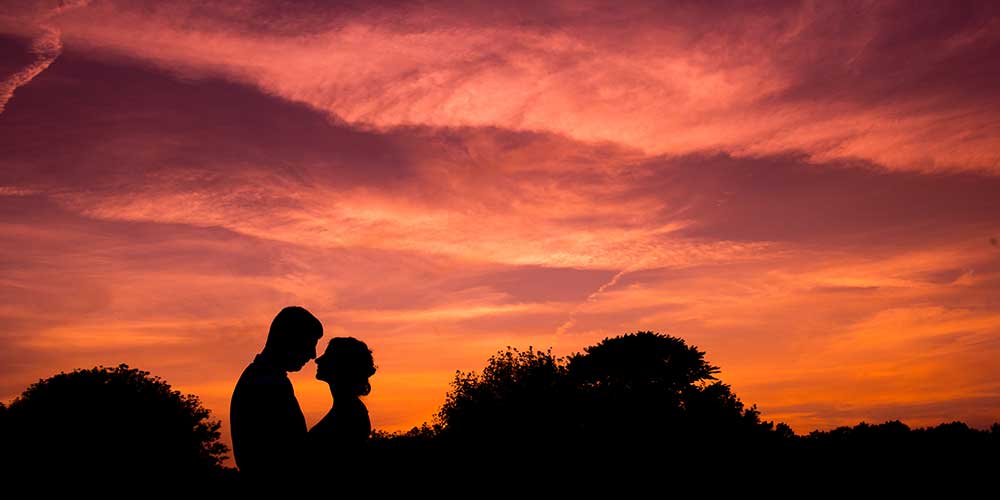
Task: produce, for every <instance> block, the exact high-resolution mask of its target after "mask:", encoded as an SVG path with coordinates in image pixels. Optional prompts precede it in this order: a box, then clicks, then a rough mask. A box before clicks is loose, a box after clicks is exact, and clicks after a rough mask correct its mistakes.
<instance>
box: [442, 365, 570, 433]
mask: <svg viewBox="0 0 1000 500" xmlns="http://www.w3.org/2000/svg"><path fill="white" fill-rule="evenodd" d="M569 390H570V386H569V385H568V380H567V377H566V363H565V361H564V360H562V359H560V358H556V357H555V356H553V355H552V353H551V351H536V350H534V349H532V348H530V347H529V348H528V350H527V351H521V350H518V349H516V348H512V347H507V349H506V350H505V351H500V352H498V353H497V354H496V355H494V356H492V357H490V359H489V361H488V363H487V365H486V368H484V369H483V371H482V373H481V374H477V373H475V372H461V371H459V372H456V375H455V379H454V380H453V381H452V390H451V391H450V392H449V393H448V395H447V396H446V397H445V402H444V405H442V407H441V410H440V412H439V413H438V420H439V422H440V423H441V424H442V427H443V433H444V436H445V439H448V438H449V437H452V436H455V437H456V442H460V443H462V444H465V445H469V446H477V447H478V446H495V445H498V444H502V443H506V444H508V445H510V444H513V443H514V442H520V441H529V440H533V439H552V438H553V437H555V436H558V435H560V434H562V429H563V428H564V426H565V424H566V421H565V418H566V413H567V410H568V409H569V408H568V407H567V404H568V403H569V399H568V395H569Z"/></svg>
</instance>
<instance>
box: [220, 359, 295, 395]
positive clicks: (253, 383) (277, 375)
mask: <svg viewBox="0 0 1000 500" xmlns="http://www.w3.org/2000/svg"><path fill="white" fill-rule="evenodd" d="M290 390H292V381H291V380H289V379H288V375H287V374H286V373H285V372H282V371H276V370H273V369H267V368H264V367H261V366H260V365H259V364H258V363H250V364H249V365H248V366H247V367H246V369H244V370H243V373H242V374H241V375H240V378H239V380H237V381H236V389H235V390H234V391H233V392H234V397H236V394H241V393H247V392H249V393H261V392H271V391H276V392H286V391H290Z"/></svg>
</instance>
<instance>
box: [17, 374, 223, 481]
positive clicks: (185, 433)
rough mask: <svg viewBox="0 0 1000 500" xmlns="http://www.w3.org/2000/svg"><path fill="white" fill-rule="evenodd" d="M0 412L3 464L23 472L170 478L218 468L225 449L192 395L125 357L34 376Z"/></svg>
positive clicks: (215, 423) (196, 475)
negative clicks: (111, 364)
mask: <svg viewBox="0 0 1000 500" xmlns="http://www.w3.org/2000/svg"><path fill="white" fill-rule="evenodd" d="M4 413H5V415H3V418H2V419H0V423H2V428H0V433H2V434H3V438H4V442H5V444H7V446H6V447H5V448H6V449H5V451H4V454H5V455H6V457H7V459H8V461H9V464H8V467H7V468H8V470H9V471H12V472H14V473H15V474H17V475H21V476H24V477H42V476H44V477H58V478H75V479H76V480H79V481H81V482H82V484H90V485H96V484H104V485H112V484H117V483H122V482H134V481H139V480H141V481H152V480H155V479H163V480H169V481H170V482H168V483H165V484H175V482H176V479H177V478H178V477H182V478H206V477H209V476H212V475H213V474H218V473H219V472H220V471H221V470H222V461H223V460H224V459H225V458H226V457H225V454H226V453H227V452H228V448H227V447H226V446H225V445H224V444H223V443H221V442H220V441H219V438H220V433H219V428H220V427H221V422H219V421H214V420H211V419H210V411H209V410H208V409H206V408H204V407H202V405H201V402H200V401H199V399H198V398H197V397H196V396H193V395H182V394H181V393H180V392H179V391H175V390H173V389H172V388H171V387H170V385H169V384H167V383H166V382H165V381H163V380H162V379H160V378H159V377H155V376H150V374H149V372H145V371H141V370H138V369H135V368H129V367H128V365H125V364H121V365H119V366H116V367H113V368H108V367H103V366H101V367H96V368H91V369H78V370H74V371H73V372H71V373H60V374H58V375H55V376H52V377H50V378H47V379H44V380H39V381H38V382H37V383H35V384H32V385H31V386H30V387H28V388H27V389H26V390H25V391H24V392H23V393H22V394H21V395H20V396H19V397H17V398H16V399H14V401H13V402H11V403H10V406H9V407H8V408H7V409H6V411H5V412H4ZM14 477H16V476H14Z"/></svg>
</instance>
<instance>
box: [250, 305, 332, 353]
mask: <svg viewBox="0 0 1000 500" xmlns="http://www.w3.org/2000/svg"><path fill="white" fill-rule="evenodd" d="M303 336H307V337H314V338H316V339H319V338H320V337H322V336H323V324H322V323H320V322H319V319H317V318H316V316H313V315H312V313H310V312H309V311H307V310H305V308H303V307H299V306H288V307H286V308H284V309H282V310H281V311H279V312H278V315H277V316H275V317H274V320H273V321H271V329H270V330H269V331H268V332H267V342H266V343H265V344H264V346H265V347H270V348H272V349H274V348H281V347H282V346H284V345H285V344H287V342H288V339H289V338H291V337H303Z"/></svg>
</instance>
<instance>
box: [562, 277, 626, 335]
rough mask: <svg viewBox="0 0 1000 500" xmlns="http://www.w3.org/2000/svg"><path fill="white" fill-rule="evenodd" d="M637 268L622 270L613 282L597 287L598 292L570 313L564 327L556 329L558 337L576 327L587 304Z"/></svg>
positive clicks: (613, 278)
mask: <svg viewBox="0 0 1000 500" xmlns="http://www.w3.org/2000/svg"><path fill="white" fill-rule="evenodd" d="M635 267H636V266H629V267H626V268H625V269H622V270H621V271H619V272H618V274H616V275H614V276H613V277H612V278H611V280H609V281H608V282H607V283H605V284H603V285H601V286H599V287H597V290H595V291H594V292H593V293H591V294H590V295H588V296H587V298H586V300H584V301H583V302H581V303H579V304H577V306H576V307H574V308H573V310H572V311H570V313H569V318H568V319H567V320H566V321H565V322H564V323H563V324H562V325H559V328H557V329H556V335H562V334H564V333H566V332H567V331H569V329H570V328H573V325H576V314H577V313H578V312H579V311H580V309H581V308H582V307H583V306H585V305H586V304H588V303H590V302H593V301H595V300H597V297H598V296H599V295H601V293H603V292H604V291H605V290H607V289H608V288H610V287H613V286H615V284H616V283H618V280H619V279H620V278H621V277H622V276H624V275H625V273H627V272H629V271H632V270H633V269H635Z"/></svg>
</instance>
